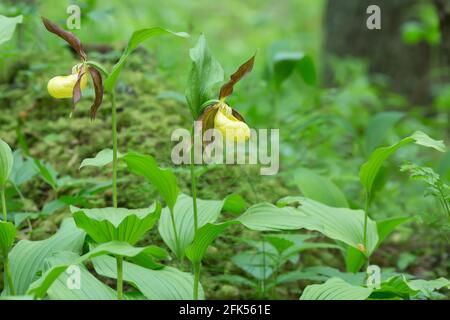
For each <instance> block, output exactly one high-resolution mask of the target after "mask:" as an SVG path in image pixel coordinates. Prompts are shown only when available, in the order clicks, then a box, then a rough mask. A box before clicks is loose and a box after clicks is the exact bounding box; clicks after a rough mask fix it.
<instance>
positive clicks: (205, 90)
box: [185, 34, 224, 119]
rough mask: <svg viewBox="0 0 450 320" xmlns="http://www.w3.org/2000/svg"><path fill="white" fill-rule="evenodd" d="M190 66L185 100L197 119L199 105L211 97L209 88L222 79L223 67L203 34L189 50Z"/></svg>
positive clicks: (199, 111)
mask: <svg viewBox="0 0 450 320" xmlns="http://www.w3.org/2000/svg"><path fill="white" fill-rule="evenodd" d="M189 55H190V57H191V59H192V68H191V71H190V73H189V79H188V85H187V88H186V92H185V95H186V100H187V103H188V106H189V109H190V110H191V113H192V117H193V118H194V119H197V118H198V116H199V115H200V113H201V106H202V105H203V103H204V102H205V101H208V100H209V99H211V96H210V94H211V89H212V88H213V87H214V85H215V84H217V83H219V82H221V81H222V80H223V76H224V73H223V69H222V67H221V65H220V63H219V62H218V61H217V60H216V59H215V58H214V57H213V55H212V53H211V51H210V50H209V48H208V45H207V43H206V39H205V36H204V35H203V34H202V35H200V37H199V39H198V41H197V43H196V45H195V47H193V48H192V49H191V50H190V51H189Z"/></svg>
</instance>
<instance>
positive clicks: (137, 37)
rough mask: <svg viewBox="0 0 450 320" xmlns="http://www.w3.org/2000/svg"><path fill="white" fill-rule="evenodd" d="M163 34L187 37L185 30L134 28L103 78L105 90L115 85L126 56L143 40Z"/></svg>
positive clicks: (110, 89) (109, 89)
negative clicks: (117, 57)
mask: <svg viewBox="0 0 450 320" xmlns="http://www.w3.org/2000/svg"><path fill="white" fill-rule="evenodd" d="M164 34H169V35H174V36H177V37H181V38H188V37H189V35H188V34H187V33H185V32H173V31H170V30H167V29H163V28H160V27H153V28H147V29H141V30H136V31H135V32H133V34H132V35H131V38H130V40H129V41H128V45H127V47H126V48H125V50H124V51H123V53H122V56H121V57H120V60H119V62H117V63H116V64H115V65H114V67H113V69H112V71H111V73H110V74H109V76H108V77H107V78H106V79H105V85H104V86H105V90H106V91H109V92H111V91H113V90H114V88H115V86H116V82H117V79H118V77H119V75H120V72H121V71H122V68H123V67H124V65H125V62H126V60H127V58H128V56H129V55H130V54H131V53H132V52H133V51H134V50H135V49H136V48H137V47H138V46H139V45H140V44H141V43H142V42H144V41H145V40H147V39H149V38H152V37H154V36H159V35H164Z"/></svg>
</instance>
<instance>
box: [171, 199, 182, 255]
mask: <svg viewBox="0 0 450 320" xmlns="http://www.w3.org/2000/svg"><path fill="white" fill-rule="evenodd" d="M169 212H170V220H172V229H173V234H174V236H175V244H176V245H177V248H176V251H177V255H178V254H181V252H179V251H180V240H179V238H178V232H177V225H176V223H175V215H174V214H173V209H172V208H169Z"/></svg>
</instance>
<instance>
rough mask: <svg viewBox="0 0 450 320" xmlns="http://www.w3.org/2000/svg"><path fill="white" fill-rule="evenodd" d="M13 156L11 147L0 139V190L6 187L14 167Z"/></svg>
mask: <svg viewBox="0 0 450 320" xmlns="http://www.w3.org/2000/svg"><path fill="white" fill-rule="evenodd" d="M13 162H14V158H13V154H12V151H11V148H10V147H9V145H8V144H7V143H6V142H5V141H3V140H2V139H0V188H1V187H4V186H5V184H6V182H7V181H8V179H9V175H10V174H11V170H12V167H13Z"/></svg>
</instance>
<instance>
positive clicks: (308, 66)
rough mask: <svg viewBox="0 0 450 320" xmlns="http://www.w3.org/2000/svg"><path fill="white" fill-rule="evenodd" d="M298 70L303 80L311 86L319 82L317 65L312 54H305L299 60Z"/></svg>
mask: <svg viewBox="0 0 450 320" xmlns="http://www.w3.org/2000/svg"><path fill="white" fill-rule="evenodd" d="M297 70H298V72H299V73H300V76H301V77H302V79H303V81H305V83H306V84H307V85H309V86H315V85H316V83H317V75H316V67H315V65H314V60H313V58H312V57H311V56H310V55H308V54H307V55H305V56H304V57H303V58H302V59H300V60H299V61H298V62H297Z"/></svg>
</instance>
